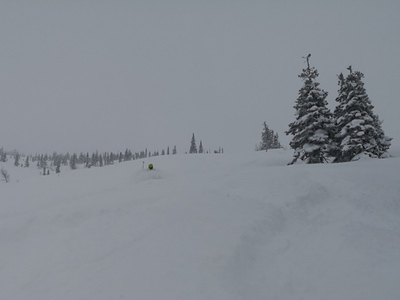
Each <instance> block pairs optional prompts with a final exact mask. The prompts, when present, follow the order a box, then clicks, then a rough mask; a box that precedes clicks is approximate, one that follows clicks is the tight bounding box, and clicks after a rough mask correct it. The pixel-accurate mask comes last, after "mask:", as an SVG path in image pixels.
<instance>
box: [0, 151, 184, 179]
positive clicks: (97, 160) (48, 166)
mask: <svg viewBox="0 0 400 300" xmlns="http://www.w3.org/2000/svg"><path fill="white" fill-rule="evenodd" d="M177 153H178V152H177V149H176V146H174V147H173V149H172V151H171V154H172V155H174V154H177ZM158 155H160V152H159V151H153V152H151V151H150V150H148V149H147V148H146V149H145V150H143V151H139V152H135V153H133V152H132V151H131V150H129V149H126V150H125V152H119V153H114V152H104V153H99V152H98V151H96V152H93V153H91V154H89V152H86V153H83V152H81V153H80V154H79V155H78V154H77V153H72V154H70V153H69V152H67V153H66V154H62V153H57V152H53V154H51V155H49V154H35V155H27V156H26V158H25V161H24V162H23V163H21V157H22V156H23V155H21V154H20V153H19V152H18V151H17V150H13V151H5V150H4V149H3V148H0V162H6V161H7V160H8V159H9V158H10V157H11V158H13V159H14V166H16V167H19V166H20V167H26V168H29V167H30V165H31V163H33V164H36V166H37V168H38V169H39V170H41V172H40V173H41V174H42V175H49V174H50V171H52V172H55V173H60V172H61V166H69V167H70V169H72V170H75V169H77V167H78V165H83V166H84V167H85V168H91V167H103V166H107V165H112V164H114V163H116V162H119V163H120V162H123V161H130V160H135V159H143V158H147V157H153V156H158ZM161 155H170V148H169V146H168V147H167V148H166V150H165V149H163V150H162V151H161ZM5 173H6V171H5V170H4V172H3V173H2V174H0V175H3V178H5V176H4V174H5ZM8 178H9V176H8Z"/></svg>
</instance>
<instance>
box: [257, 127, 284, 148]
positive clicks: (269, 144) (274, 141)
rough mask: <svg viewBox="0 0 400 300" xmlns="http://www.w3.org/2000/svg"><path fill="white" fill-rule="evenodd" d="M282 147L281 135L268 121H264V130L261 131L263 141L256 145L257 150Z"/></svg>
mask: <svg viewBox="0 0 400 300" xmlns="http://www.w3.org/2000/svg"><path fill="white" fill-rule="evenodd" d="M280 147H281V144H280V143H279V136H278V134H277V133H276V134H275V132H274V131H273V130H272V129H269V127H268V125H267V122H264V123H263V131H262V132H261V142H260V145H257V146H256V150H257V151H259V150H265V151H267V150H268V149H278V148H280Z"/></svg>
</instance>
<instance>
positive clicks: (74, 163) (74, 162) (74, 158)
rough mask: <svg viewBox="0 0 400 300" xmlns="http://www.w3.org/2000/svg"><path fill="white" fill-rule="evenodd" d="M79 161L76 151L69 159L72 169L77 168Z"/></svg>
mask: <svg viewBox="0 0 400 300" xmlns="http://www.w3.org/2000/svg"><path fill="white" fill-rule="evenodd" d="M77 163H78V155H77V154H76V153H74V154H72V156H71V158H70V160H69V167H70V168H71V170H75V169H76V168H77Z"/></svg>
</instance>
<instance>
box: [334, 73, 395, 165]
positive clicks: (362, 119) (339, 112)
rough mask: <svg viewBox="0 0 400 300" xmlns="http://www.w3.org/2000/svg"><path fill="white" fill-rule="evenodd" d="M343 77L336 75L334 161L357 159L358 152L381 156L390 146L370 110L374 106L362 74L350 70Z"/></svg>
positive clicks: (377, 120) (376, 118)
mask: <svg viewBox="0 0 400 300" xmlns="http://www.w3.org/2000/svg"><path fill="white" fill-rule="evenodd" d="M348 70H349V71H350V74H349V75H348V76H347V77H346V78H344V76H343V74H340V75H339V91H338V97H337V98H336V102H337V106H336V108H335V125H336V134H335V142H336V145H337V151H336V155H335V156H336V158H335V161H336V162H346V161H351V160H354V159H357V158H358V156H359V155H360V154H362V153H363V154H365V155H368V156H370V157H381V156H382V155H383V154H384V153H385V152H386V151H387V150H388V149H389V147H390V140H391V139H390V138H388V137H386V136H385V134H384V132H383V129H382V126H381V124H382V122H381V121H380V120H379V118H378V116H377V115H375V114H374V113H373V108H374V107H373V105H372V104H371V101H370V99H369V97H368V94H367V92H366V90H365V88H364V83H363V81H362V79H363V78H364V74H363V73H361V72H359V71H356V72H353V70H352V68H351V66H350V67H349V68H348Z"/></svg>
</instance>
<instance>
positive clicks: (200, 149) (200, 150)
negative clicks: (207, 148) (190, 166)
mask: <svg viewBox="0 0 400 300" xmlns="http://www.w3.org/2000/svg"><path fill="white" fill-rule="evenodd" d="M203 152H204V149H203V142H202V141H200V145H199V153H203Z"/></svg>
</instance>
